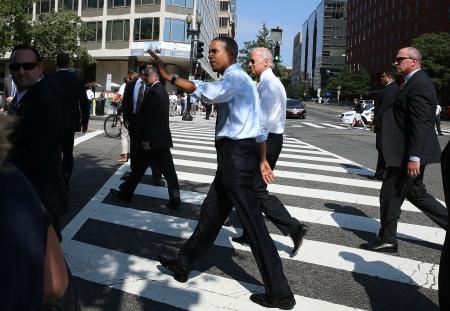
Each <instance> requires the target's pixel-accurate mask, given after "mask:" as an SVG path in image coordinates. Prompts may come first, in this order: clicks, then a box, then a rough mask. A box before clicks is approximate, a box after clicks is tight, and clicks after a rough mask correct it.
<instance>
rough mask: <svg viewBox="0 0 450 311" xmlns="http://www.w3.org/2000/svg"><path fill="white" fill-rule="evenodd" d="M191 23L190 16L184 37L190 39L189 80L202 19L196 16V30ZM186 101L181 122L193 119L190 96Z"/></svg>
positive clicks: (190, 16)
mask: <svg viewBox="0 0 450 311" xmlns="http://www.w3.org/2000/svg"><path fill="white" fill-rule="evenodd" d="M193 21H194V18H193V17H192V15H191V14H189V15H188V16H186V25H187V28H186V37H187V38H190V39H191V52H190V54H189V80H192V79H193V67H194V62H196V61H197V60H196V59H195V57H194V45H195V41H197V40H198V38H199V36H200V25H201V24H202V21H203V18H202V16H201V15H197V16H196V18H195V22H196V24H197V29H193V28H191V26H192V23H193ZM186 100H187V103H186V111H185V112H184V114H183V117H182V118H181V120H183V121H192V120H193V118H192V115H191V95H189V94H188V95H187V99H186Z"/></svg>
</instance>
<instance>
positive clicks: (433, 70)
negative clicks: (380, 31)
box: [412, 32, 450, 100]
mask: <svg viewBox="0 0 450 311" xmlns="http://www.w3.org/2000/svg"><path fill="white" fill-rule="evenodd" d="M412 46H414V47H416V48H418V49H419V50H420V52H421V53H422V66H423V69H424V70H425V71H426V72H427V73H428V75H429V76H430V78H431V80H432V81H433V83H434V86H435V87H436V90H437V91H438V93H439V97H440V99H441V100H442V98H448V96H449V89H450V58H449V55H450V34H449V33H447V32H439V33H427V34H423V35H421V36H420V37H418V38H416V39H414V40H413V43H412Z"/></svg>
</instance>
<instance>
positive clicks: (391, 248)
mask: <svg viewBox="0 0 450 311" xmlns="http://www.w3.org/2000/svg"><path fill="white" fill-rule="evenodd" d="M421 61H422V55H421V54H420V52H419V50H417V49H416V48H413V47H406V48H403V49H400V50H399V51H398V53H397V57H396V58H395V65H396V66H397V71H398V72H399V73H400V74H401V75H402V76H403V83H402V85H401V86H400V92H399V94H398V96H397V98H396V100H395V101H394V102H393V103H392V104H390V105H388V106H387V107H386V110H385V112H384V114H383V129H382V147H381V149H382V152H383V156H384V159H385V161H386V164H387V169H386V177H385V179H384V180H383V184H382V186H381V191H380V214H381V215H380V216H381V217H380V222H381V228H380V231H379V233H378V235H377V238H376V240H375V241H374V242H371V243H365V244H363V245H361V247H362V248H365V249H368V250H372V251H378V252H390V253H395V252H397V250H398V245H397V240H396V235H397V223H398V219H399V218H400V207H401V205H402V203H403V201H404V200H405V198H407V199H408V200H409V201H410V202H411V203H412V204H414V205H415V206H416V207H417V208H418V209H420V210H421V211H423V212H424V213H425V214H426V215H427V216H428V217H430V218H431V219H432V220H433V221H434V222H435V223H436V224H438V225H439V226H440V227H442V228H444V229H446V227H447V222H448V214H447V209H446V208H445V207H444V206H443V205H442V204H441V203H439V202H438V201H437V200H436V199H435V198H434V197H432V196H431V195H430V194H428V193H427V190H426V189H425V185H424V184H423V175H424V172H425V167H426V165H427V164H429V163H438V162H440V147H439V142H438V140H437V136H436V132H435V131H434V119H435V112H436V103H437V96H436V90H435V88H434V85H433V82H431V80H430V78H429V77H428V75H427V74H426V73H425V71H423V70H422V69H421Z"/></svg>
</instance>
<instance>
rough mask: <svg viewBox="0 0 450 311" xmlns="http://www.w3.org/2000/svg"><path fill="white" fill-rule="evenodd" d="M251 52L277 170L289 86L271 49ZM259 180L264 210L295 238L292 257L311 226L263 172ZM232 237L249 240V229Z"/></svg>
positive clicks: (272, 162) (271, 156)
mask: <svg viewBox="0 0 450 311" xmlns="http://www.w3.org/2000/svg"><path fill="white" fill-rule="evenodd" d="M250 56H251V58H250V61H249V64H248V66H249V68H250V70H251V72H252V74H253V75H255V76H256V77H257V78H259V83H258V86H257V89H258V94H259V99H260V103H261V115H262V118H261V125H262V126H263V132H264V133H266V132H267V133H268V134H267V137H266V139H267V140H266V150H265V151H266V157H267V161H268V162H269V165H270V168H271V169H272V170H274V169H275V165H276V163H277V160H278V156H279V155H280V153H281V149H282V148H283V133H284V128H285V125H286V90H285V89H284V86H283V84H282V83H281V81H280V79H278V78H277V77H276V76H275V75H274V73H273V71H272V66H273V58H272V53H270V51H269V50H268V49H266V48H256V49H254V50H253V51H252V52H251V54H250ZM255 181H256V183H255V184H256V189H257V193H258V199H259V205H260V207H261V210H262V212H263V213H264V214H265V215H266V216H267V218H268V219H270V221H271V222H273V224H274V225H275V226H276V227H277V228H278V229H279V230H280V231H281V232H282V233H283V235H285V236H289V237H290V238H291V239H292V242H293V244H294V245H293V248H292V251H291V257H293V256H295V255H296V254H297V252H298V250H299V248H300V246H301V244H302V241H303V236H304V235H305V234H306V232H307V230H308V226H306V225H304V224H301V223H300V222H299V221H298V220H297V219H295V218H294V217H292V216H291V215H290V214H289V212H288V211H287V210H286V207H285V206H284V205H283V203H282V202H281V201H280V199H278V197H276V196H275V195H273V194H270V193H269V192H268V191H267V184H266V183H265V182H264V180H263V178H262V176H261V175H260V174H258V176H257V178H256V180H255ZM232 240H233V241H234V242H238V243H244V244H248V243H249V242H248V241H249V239H248V234H247V232H246V231H245V230H244V232H243V235H242V236H240V237H236V238H232Z"/></svg>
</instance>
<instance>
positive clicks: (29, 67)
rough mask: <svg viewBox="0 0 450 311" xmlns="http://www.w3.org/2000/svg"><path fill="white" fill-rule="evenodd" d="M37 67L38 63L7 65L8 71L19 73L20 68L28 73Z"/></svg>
mask: <svg viewBox="0 0 450 311" xmlns="http://www.w3.org/2000/svg"><path fill="white" fill-rule="evenodd" d="M37 65H39V63H14V64H9V70H11V71H19V70H20V68H23V70H25V71H29V70H32V69H34V68H36V66H37Z"/></svg>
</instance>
